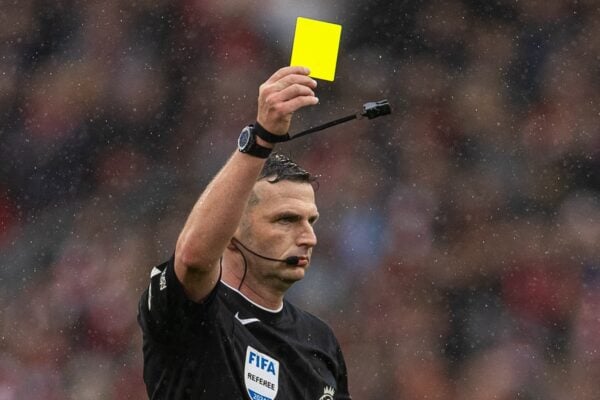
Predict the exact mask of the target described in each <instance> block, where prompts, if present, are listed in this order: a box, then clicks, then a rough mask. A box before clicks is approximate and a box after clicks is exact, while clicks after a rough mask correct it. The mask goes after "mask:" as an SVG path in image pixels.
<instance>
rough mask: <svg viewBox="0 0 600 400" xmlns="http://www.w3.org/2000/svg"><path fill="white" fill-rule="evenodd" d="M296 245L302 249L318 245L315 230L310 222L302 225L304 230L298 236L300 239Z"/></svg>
mask: <svg viewBox="0 0 600 400" xmlns="http://www.w3.org/2000/svg"><path fill="white" fill-rule="evenodd" d="M296 244H297V245H298V246H301V247H304V246H305V247H308V248H309V249H310V248H313V247H315V246H316V245H317V235H316V234H315V230H314V228H313V226H312V224H310V223H309V222H308V221H305V222H304V223H303V224H302V230H301V231H300V233H299V235H298V239H297V241H296Z"/></svg>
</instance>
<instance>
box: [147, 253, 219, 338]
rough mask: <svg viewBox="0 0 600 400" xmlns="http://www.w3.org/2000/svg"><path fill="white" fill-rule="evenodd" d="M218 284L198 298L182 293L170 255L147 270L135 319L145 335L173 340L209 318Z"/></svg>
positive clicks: (213, 309)
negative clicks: (146, 277) (145, 283)
mask: <svg viewBox="0 0 600 400" xmlns="http://www.w3.org/2000/svg"><path fill="white" fill-rule="evenodd" d="M218 286H219V285H217V286H216V287H215V289H214V290H213V291H212V292H211V294H210V295H209V296H208V297H207V298H206V299H205V300H204V301H203V302H202V303H196V302H194V301H192V300H190V299H188V297H187V296H186V294H185V291H184V289H183V285H182V284H181V282H179V279H178V278H177V276H176V275H175V266H174V258H173V257H171V259H170V260H169V261H167V262H165V263H163V264H161V265H159V266H157V267H154V268H152V271H151V272H150V284H149V286H148V288H147V289H146V290H145V291H144V293H143V294H142V296H141V298H140V303H139V308H138V321H139V323H140V326H141V328H142V331H143V333H144V335H145V336H147V337H148V338H150V339H153V340H156V341H159V342H162V343H169V342H170V343H176V342H177V341H180V340H181V339H182V337H183V336H184V335H186V334H193V332H198V327H199V326H201V325H202V324H205V323H206V322H207V321H209V320H210V318H211V316H212V315H213V313H214V312H216V310H215V307H217V305H216V304H215V303H216V302H215V301H214V298H215V296H216V291H217V288H218Z"/></svg>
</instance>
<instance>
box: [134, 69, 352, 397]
mask: <svg viewBox="0 0 600 400" xmlns="http://www.w3.org/2000/svg"><path fill="white" fill-rule="evenodd" d="M308 73H309V71H308V70H307V69H306V68H302V67H285V68H282V69H280V70H279V71H277V72H275V73H274V74H273V75H272V76H271V77H270V78H269V79H268V80H267V81H266V82H265V83H263V84H262V85H261V86H260V89H259V96H258V115H257V120H256V123H255V124H253V125H249V126H247V127H246V128H244V129H243V130H242V133H241V134H240V138H239V140H238V149H237V150H236V151H235V152H234V154H233V155H232V156H231V158H230V159H229V160H228V161H227V163H226V164H225V166H224V167H223V168H222V169H221V171H220V172H219V173H218V174H217V175H216V176H215V177H214V179H213V180H212V182H211V183H210V184H209V185H208V186H207V187H206V189H205V190H204V192H203V193H202V195H201V196H200V198H199V199H198V201H197V202H196V204H195V205H194V207H193V209H192V211H191V213H190V215H189V217H188V219H187V222H186V223H185V226H184V227H183V230H182V232H181V234H180V235H179V238H178V240H177V246H176V249H175V255H174V256H173V257H172V258H171V259H170V260H169V261H167V262H165V263H164V264H161V265H159V266H158V267H155V268H153V269H152V272H151V273H150V285H149V287H148V289H147V290H146V291H145V292H144V293H143V295H142V298H141V300H140V304H139V315H138V321H139V324H140V326H141V328H142V331H143V335H144V381H145V383H146V388H147V391H148V396H149V397H150V399H224V400H239V399H252V400H273V399H279V400H333V399H350V395H349V393H348V383H347V372H346V366H345V363H344V358H343V355H342V352H341V350H340V346H339V344H338V342H337V340H336V338H335V336H334V335H333V332H332V331H331V329H330V328H329V327H328V326H327V325H326V324H325V323H324V322H323V321H321V320H320V319H318V318H316V317H314V316H313V315H311V314H309V313H308V312H306V311H303V310H301V309H299V308H297V307H295V306H294V305H292V304H291V303H289V302H287V301H286V300H285V299H284V294H285V292H286V290H287V289H289V287H290V286H291V285H292V284H293V283H294V282H296V281H299V280H301V279H302V278H303V277H304V274H305V273H306V270H307V268H308V266H309V264H310V259H311V254H312V250H313V247H314V246H315V245H316V244H317V238H316V236H315V233H314V230H313V224H314V223H315V222H316V220H317V219H318V217H319V214H318V211H317V207H316V205H315V195H314V190H313V187H312V185H311V182H312V180H313V178H312V177H311V175H310V174H309V173H308V172H306V171H304V170H303V169H302V168H300V167H299V166H298V165H297V164H295V163H294V162H292V161H291V160H289V159H288V158H286V157H284V156H282V155H280V154H276V153H272V154H271V151H272V149H273V147H274V145H275V143H277V142H278V141H282V139H283V138H285V137H286V135H287V132H288V130H289V127H290V121H291V116H292V113H293V112H294V111H296V110H298V109H300V108H302V107H306V106H310V105H315V104H317V103H318V99H317V98H316V97H315V94H314V92H313V90H314V89H315V88H316V85H317V84H316V82H315V81H314V80H313V79H311V78H310V77H308V76H307V75H308Z"/></svg>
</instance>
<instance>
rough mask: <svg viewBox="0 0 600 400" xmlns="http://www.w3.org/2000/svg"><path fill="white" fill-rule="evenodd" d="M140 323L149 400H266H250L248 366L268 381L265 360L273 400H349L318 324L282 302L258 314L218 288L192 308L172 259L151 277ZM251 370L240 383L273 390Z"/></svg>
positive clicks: (337, 353)
mask: <svg viewBox="0 0 600 400" xmlns="http://www.w3.org/2000/svg"><path fill="white" fill-rule="evenodd" d="M236 315H237V317H238V318H239V319H241V320H242V321H244V322H246V324H242V322H240V321H239V320H238V319H237V318H236ZM251 318H256V319H258V320H259V321H252V320H250V319H251ZM248 321H252V322H249V323H248ZM138 322H139V324H140V326H141V328H142V331H143V335H144V344H143V351H144V381H145V383H146V388H147V391H148V396H149V397H150V399H152V400H159V399H169V400H173V399H177V400H179V399H223V400H233V399H236V400H237V399H256V400H266V399H270V398H271V397H268V396H263V397H261V395H258V394H254V395H253V397H251V396H250V394H249V393H248V391H247V386H246V383H245V382H246V379H245V378H246V376H245V367H246V364H247V363H246V361H247V360H253V363H254V362H255V363H256V365H257V366H258V365H260V366H261V367H263V369H264V371H267V370H268V371H269V375H267V376H268V377H270V378H271V377H272V376H275V374H273V365H275V364H276V363H269V360H271V361H273V360H275V361H278V363H279V366H278V375H277V378H276V381H275V382H276V383H277V394H276V397H275V399H278V400H279V399H281V400H283V399H285V400H295V399H297V400H313V399H314V400H331V399H350V396H349V394H348V384H347V372H346V366H345V363H344V359H343V356H342V353H341V350H340V347H339V344H338V342H337V340H336V339H335V337H334V335H333V333H332V331H331V329H330V328H329V327H328V326H327V325H326V324H325V323H324V322H323V321H321V320H320V319H318V318H316V317H315V316H313V315H311V314H309V313H307V312H305V311H302V310H300V309H299V308H297V307H295V306H294V305H292V304H291V303H289V302H287V301H284V304H283V308H282V309H281V311H279V312H271V311H268V310H265V309H262V308H260V307H259V306H257V305H255V304H254V303H252V302H250V301H249V300H247V299H246V298H245V297H244V296H243V295H241V293H239V292H238V291H237V290H235V289H233V288H230V287H228V286H227V285H225V284H224V283H222V282H219V283H218V284H217V286H216V287H215V289H214V290H213V291H212V293H211V294H210V295H209V296H208V298H207V299H205V300H204V301H203V302H202V303H195V302H193V301H191V300H189V299H188V298H187V297H186V295H185V293H184V290H183V286H182V285H181V283H180V282H179V280H178V279H177V277H176V275H175V271H174V266H173V259H171V260H170V261H168V262H166V263H164V264H161V265H160V266H158V267H155V268H154V269H153V272H152V277H151V280H150V286H149V288H148V289H147V290H146V291H145V292H144V293H143V295H142V297H141V300H140V304H139V314H138ZM250 350H252V352H250ZM255 354H263V355H266V357H260V356H255ZM247 357H249V358H247ZM259 359H260V360H262V364H261V362H259ZM265 360H266V361H265ZM253 363H252V366H251V367H248V368H249V370H248V371H246V375H247V376H250V377H251V378H252V379H255V381H257V382H259V383H258V385H259V386H260V385H272V383H273V382H269V381H261V379H260V378H257V377H256V375H255V374H254V373H253V372H252V371H253V370H252V368H254V364H253ZM265 373H266V372H265ZM248 374H250V375H248ZM273 379H275V378H273ZM260 387H261V388H263V386H260ZM332 389H333V390H332ZM333 392H335V394H334V395H333V396H331V394H332V393H333ZM263 395H264V393H263Z"/></svg>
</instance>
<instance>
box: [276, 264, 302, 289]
mask: <svg viewBox="0 0 600 400" xmlns="http://www.w3.org/2000/svg"><path fill="white" fill-rule="evenodd" d="M307 266H308V265H307ZM305 274H306V266H299V265H286V267H285V270H284V271H281V274H280V279H281V281H282V282H284V283H286V284H287V285H289V286H291V285H292V284H294V283H296V282H298V281H301V280H302V279H304V275H305Z"/></svg>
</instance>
